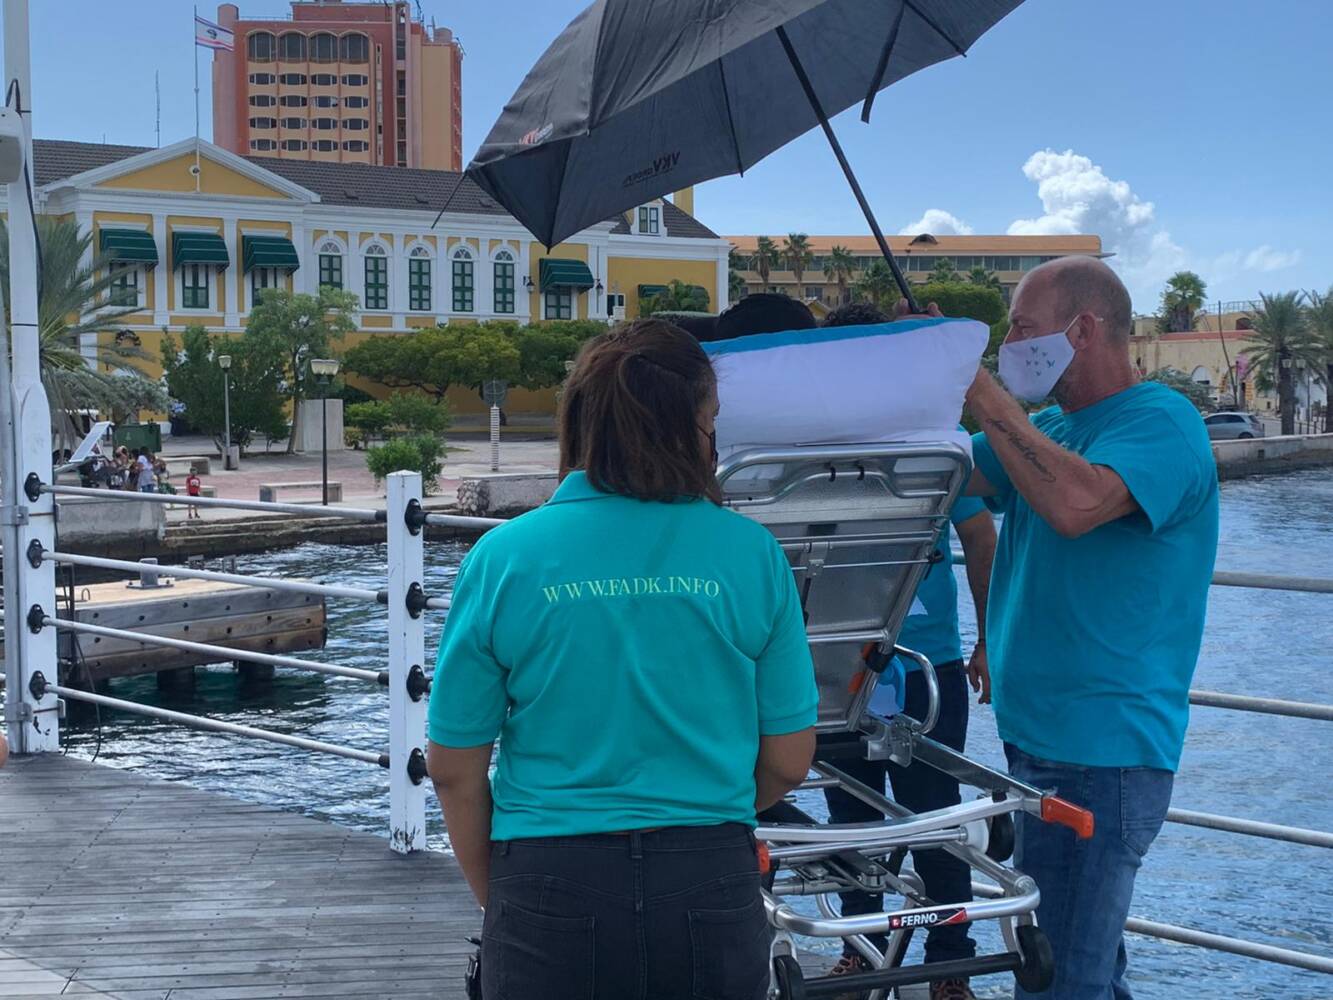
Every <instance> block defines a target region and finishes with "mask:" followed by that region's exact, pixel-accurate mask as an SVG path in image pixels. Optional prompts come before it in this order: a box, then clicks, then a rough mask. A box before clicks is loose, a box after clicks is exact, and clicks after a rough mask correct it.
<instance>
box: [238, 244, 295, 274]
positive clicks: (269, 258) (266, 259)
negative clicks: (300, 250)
mask: <svg viewBox="0 0 1333 1000" xmlns="http://www.w3.org/2000/svg"><path fill="white" fill-rule="evenodd" d="M241 261H242V267H241V270H243V271H245V272H247V273H248V272H250V271H253V270H254V269H255V268H257V267H281V268H285V269H286V270H288V271H295V270H296V269H297V268H298V267H300V266H301V261H300V259H299V258H298V257H297V256H296V247H294V246H292V241H291V240H289V239H288V238H287V237H285V236H242V237H241Z"/></svg>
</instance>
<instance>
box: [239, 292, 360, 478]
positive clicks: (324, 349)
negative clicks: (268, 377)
mask: <svg viewBox="0 0 1333 1000" xmlns="http://www.w3.org/2000/svg"><path fill="white" fill-rule="evenodd" d="M356 308H357V300H356V296H355V295H353V294H352V293H351V292H345V291H342V290H341V289H337V288H329V287H328V286H324V287H322V288H320V290H319V294H318V295H307V294H304V293H296V294H293V293H292V292H289V291H287V290H286V289H283V288H270V289H268V290H266V291H264V292H262V293H261V294H260V296H259V302H258V304H256V305H255V307H254V308H253V309H251V310H250V318H249V320H247V321H246V324H245V337H246V339H247V340H254V341H257V342H260V343H262V344H264V345H266V349H268V348H271V349H272V350H274V351H277V352H278V353H279V354H280V355H281V356H282V357H283V359H284V361H283V383H282V392H283V394H284V395H285V396H286V397H287V398H288V399H289V400H291V404H292V432H291V434H290V435H288V438H287V452H288V453H289V454H290V453H291V452H293V451H295V450H296V438H297V431H298V421H299V420H300V419H301V400H302V399H304V398H305V396H306V395H307V376H308V373H307V371H306V364H307V362H308V361H309V360H310V359H311V358H326V357H328V356H329V355H330V354H331V353H332V351H333V345H334V344H335V343H337V342H339V341H341V340H342V339H343V337H345V336H346V335H347V334H349V333H351V332H352V331H353V330H355V329H356V319H355V318H354V316H353V313H354V312H355V311H356Z"/></svg>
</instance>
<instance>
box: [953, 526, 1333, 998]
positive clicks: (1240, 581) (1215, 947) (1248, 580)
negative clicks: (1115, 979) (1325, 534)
mask: <svg viewBox="0 0 1333 1000" xmlns="http://www.w3.org/2000/svg"><path fill="white" fill-rule="evenodd" d="M950 554H951V555H952V557H953V559H952V561H953V563H954V565H956V566H961V565H964V564H965V559H964V556H963V553H962V551H960V550H958V549H952V550H951V553H950ZM1212 585H1213V586H1214V587H1242V588H1246V589H1254V590H1285V591H1291V592H1294V593H1304V594H1333V579H1330V578H1327V577H1316V576H1278V575H1274V574H1270V573H1248V572H1234V571H1226V570H1217V571H1215V572H1214V573H1213V579H1212ZM1189 700H1190V704H1191V705H1198V706H1202V707H1208V708H1221V709H1229V710H1231V711H1237V712H1255V713H1259V714H1263V715H1281V716H1286V717H1288V718H1293V719H1314V720H1318V721H1322V722H1333V705H1325V704H1322V703H1318V702H1302V701H1285V700H1282V699H1278V698H1258V697H1254V696H1251V695H1241V694H1229V693H1225V692H1221V691H1204V690H1200V689H1197V688H1191V689H1190V693H1189ZM1166 821H1167V822H1168V823H1175V824H1178V825H1181V826H1192V827H1199V828H1203V829H1208V830H1218V831H1221V832H1223V833H1233V834H1237V835H1240V836H1245V837H1259V838H1262V839H1264V840H1275V841H1282V842H1284V843H1288V844H1300V845H1303V846H1307V847H1323V848H1328V849H1333V831H1328V830H1311V829H1307V828H1305V827H1296V826H1286V825H1283V824H1280V823H1265V822H1262V821H1259V820H1251V819H1244V818H1242V817H1239V816H1221V815H1217V814H1215V813H1205V812H1197V811H1194V810H1191V809H1168V810H1167V813H1166ZM974 888H976V889H978V890H979V891H983V892H984V891H986V888H987V887H985V886H983V885H981V884H978V885H976V886H974ZM991 888H993V887H991ZM1125 930H1127V931H1129V932H1130V933H1133V934H1142V935H1145V936H1147V937H1155V938H1158V939H1160V940H1163V941H1174V942H1177V943H1178V944H1189V945H1195V946H1197V947H1200V948H1208V949H1210V950H1212V951H1222V952H1226V953H1228V954H1232V955H1239V956H1241V957H1244V958H1253V959H1257V960H1259V961H1262V962H1272V963H1276V964H1278V965H1287V966H1291V967H1293V968H1297V969H1306V970H1309V971H1311V972H1323V973H1328V974H1333V957H1330V956H1326V955H1315V954H1312V953H1310V952H1306V951H1297V950H1296V949H1293V948H1280V947H1277V946H1276V945H1267V944H1260V943H1258V942H1255V941H1246V940H1244V939H1243V938H1235V937H1229V936H1227V935H1224V934H1213V933H1210V932H1208V931H1201V930H1198V929H1196V928H1193V927H1181V926H1179V925H1176V924H1166V923H1161V922H1158V921H1155V920H1144V919H1142V918H1140V917H1130V918H1129V919H1128V920H1127V921H1126V922H1125Z"/></svg>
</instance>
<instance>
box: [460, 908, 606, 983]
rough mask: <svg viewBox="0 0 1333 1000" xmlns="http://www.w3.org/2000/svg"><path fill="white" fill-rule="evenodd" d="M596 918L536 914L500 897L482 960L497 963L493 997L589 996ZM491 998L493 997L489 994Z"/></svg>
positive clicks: (592, 973) (592, 976)
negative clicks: (498, 992)
mask: <svg viewBox="0 0 1333 1000" xmlns="http://www.w3.org/2000/svg"><path fill="white" fill-rule="evenodd" d="M596 923H597V922H596V920H595V918H593V917H556V916H551V915H549V914H546V913H533V912H532V911H531V910H525V909H523V908H522V907H519V906H515V905H514V904H513V903H511V902H509V901H508V900H501V901H500V913H499V915H498V916H497V917H496V919H495V923H494V924H493V925H492V926H491V928H490V930H489V931H488V932H487V941H486V943H487V944H488V945H490V946H491V947H490V948H487V949H486V953H485V954H483V961H491V960H494V962H495V979H494V980H493V981H494V982H496V983H497V984H498V986H499V990H500V995H499V996H498V997H496V998H494V1000H537V998H539V997H540V998H541V1000H591V998H592V995H593V983H594V981H595V979H594V972H593V960H594V957H595V952H594V940H595V928H596ZM488 1000H490V998H488Z"/></svg>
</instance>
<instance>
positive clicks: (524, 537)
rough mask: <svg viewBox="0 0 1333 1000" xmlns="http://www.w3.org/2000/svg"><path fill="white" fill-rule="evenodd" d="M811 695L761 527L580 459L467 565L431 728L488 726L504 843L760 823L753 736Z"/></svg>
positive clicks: (802, 711)
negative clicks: (625, 490) (632, 490)
mask: <svg viewBox="0 0 1333 1000" xmlns="http://www.w3.org/2000/svg"><path fill="white" fill-rule="evenodd" d="M818 697H819V696H818V691H817V689H816V686H815V676H814V666H813V663H812V661H811V658H810V649H809V645H808V643H807V641H806V634H805V623H804V618H803V616H802V613H801V605H800V598H799V595H798V594H797V592H796V585H795V583H794V580H793V576H792V572H791V567H790V564H789V562H788V560H787V558H786V556H785V555H784V554H783V552H782V549H781V548H780V547H779V545H778V543H777V541H776V540H775V539H774V538H773V536H772V535H771V534H770V533H769V532H768V531H767V530H766V529H765V528H763V527H762V526H761V525H759V524H756V523H754V522H752V521H749V520H747V519H746V518H744V517H742V516H740V515H739V514H736V513H734V512H733V511H729V510H725V509H723V508H720V507H717V506H716V505H714V504H712V503H710V502H708V501H706V500H683V501H681V502H677V503H651V502H644V501H640V500H636V499H633V498H631V497H626V496H621V495H616V494H609V493H602V492H600V491H598V490H597V489H595V488H594V487H593V486H592V485H591V484H590V483H589V482H588V479H587V477H586V476H585V475H584V474H583V473H582V472H572V473H570V474H569V475H568V476H566V477H565V479H564V481H563V482H562V483H561V484H560V487H559V488H558V489H557V490H556V492H555V496H554V497H552V498H551V500H550V502H548V503H547V504H546V505H545V506H543V507H540V508H538V509H537V510H535V511H532V512H531V513H528V514H525V515H523V516H522V517H519V518H516V519H514V520H513V521H511V522H509V523H507V524H504V525H501V526H500V527H498V528H495V529H493V530H492V531H490V532H489V533H488V534H486V535H485V536H483V537H482V538H481V539H480V540H479V541H478V542H477V544H476V545H475V546H473V548H472V551H471V552H470V553H468V556H467V558H466V559H465V560H464V561H463V565H462V567H461V568H460V570H459V573H458V579H457V581H456V582H455V585H454V593H453V601H452V606H451V608H450V611H449V617H448V620H447V622H446V624H445V629H444V637H443V641H442V643H441V646H440V653H439V660H438V663H437V665H436V669H435V679H434V683H433V684H432V686H431V697H430V711H429V715H428V724H429V734H430V738H431V740H432V741H434V742H435V743H439V744H441V745H443V746H447V747H471V746H480V745H483V744H486V743H489V742H491V741H492V740H494V739H495V738H496V737H497V736H498V737H499V740H500V748H499V754H498V757H497V762H496V769H495V774H494V777H493V779H492V796H493V799H494V803H495V805H494V814H493V818H492V827H491V835H492V837H493V839H495V840H512V839H515V838H519V837H543V836H574V835H580V834H587V833H607V832H612V831H617V830H638V829H646V828H651V827H661V826H704V825H712V824H716V823H726V822H737V823H747V824H750V825H754V822H755V815H754V800H755V784H754V768H755V762H756V759H757V756H758V751H759V738H760V736H761V735H765V736H775V735H781V734H784V733H791V732H796V731H798V730H802V729H805V728H807V727H809V726H812V725H814V723H815V718H816V710H817V703H818Z"/></svg>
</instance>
